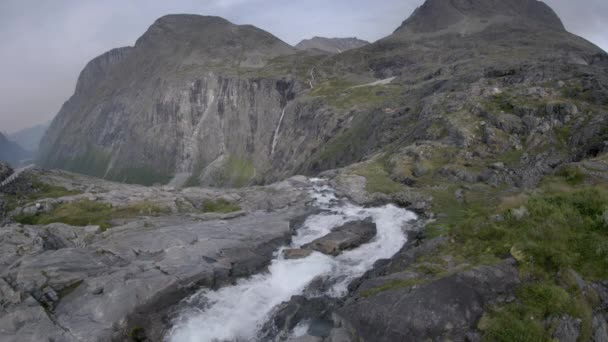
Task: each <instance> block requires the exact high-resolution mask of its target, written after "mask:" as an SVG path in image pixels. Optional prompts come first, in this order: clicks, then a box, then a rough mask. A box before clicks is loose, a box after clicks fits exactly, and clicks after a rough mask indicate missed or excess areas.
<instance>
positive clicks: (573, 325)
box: [553, 316, 581, 342]
mask: <svg viewBox="0 0 608 342" xmlns="http://www.w3.org/2000/svg"><path fill="white" fill-rule="evenodd" d="M556 320H557V322H554V323H553V324H555V325H557V327H556V328H555V331H554V332H553V338H554V339H555V340H556V341H559V342H576V341H577V340H578V337H579V335H580V331H581V320H580V319H574V318H572V317H570V316H563V317H561V318H558V319H556Z"/></svg>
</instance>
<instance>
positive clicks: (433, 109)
mask: <svg viewBox="0 0 608 342" xmlns="http://www.w3.org/2000/svg"><path fill="white" fill-rule="evenodd" d="M607 63H608V58H607V57H606V53H605V52H604V51H602V50H601V49H599V48H598V47H596V46H594V45H593V44H591V43H589V42H587V41H586V40H584V39H582V38H580V37H577V36H575V35H572V34H570V33H568V32H567V31H565V30H564V28H563V25H562V24H561V21H560V20H559V18H558V17H557V16H556V15H555V13H554V12H553V11H552V10H551V9H550V8H549V7H548V6H546V5H545V4H544V3H542V2H538V1H536V0H508V1H494V2H491V3H490V2H487V1H475V0H428V1H427V2H425V4H424V5H423V6H421V7H420V8H419V9H418V10H416V11H415V12H414V14H413V15H412V16H411V17H410V18H409V19H407V20H406V21H405V22H404V23H403V24H402V25H401V27H399V28H398V29H397V30H396V31H395V32H394V33H393V34H391V35H389V36H387V37H386V38H384V39H381V40H379V41H377V42H375V43H373V44H369V45H366V46H364V47H361V48H358V49H353V50H348V51H346V52H343V53H341V54H335V55H319V54H311V53H306V52H303V51H300V52H298V50H296V49H293V48H292V47H290V46H289V45H287V44H285V43H284V42H282V41H280V40H279V39H278V38H276V37H274V36H272V35H271V34H269V33H267V32H264V31H262V30H260V29H257V28H255V27H252V26H238V25H234V24H232V23H230V22H228V21H226V20H224V19H221V18H216V17H203V16H192V15H172V16H167V17H163V18H161V19H159V20H158V21H157V22H155V23H154V24H153V25H152V26H151V27H150V29H149V30H148V31H147V32H146V33H145V34H144V35H143V36H142V37H141V38H140V39H139V40H138V41H137V43H136V44H135V46H134V47H127V48H122V49H118V50H113V51H110V52H108V53H106V54H104V55H102V56H100V57H98V58H96V59H95V60H93V61H91V62H90V63H89V65H87V67H86V68H85V70H83V72H82V74H81V76H80V79H79V81H78V86H77V89H76V92H75V94H74V95H73V96H72V97H71V98H70V99H69V100H68V102H66V104H65V105H64V106H63V108H62V109H61V111H60V112H59V114H58V115H57V117H56V118H55V120H54V121H53V123H52V124H51V127H50V128H49V130H48V132H47V134H46V136H45V138H44V139H43V141H42V143H41V146H42V149H41V152H42V153H41V155H42V157H41V160H40V162H41V164H42V165H44V166H47V167H57V168H64V169H67V170H71V171H77V172H82V173H86V174H90V175H95V176H99V177H104V178H107V179H112V180H118V181H126V182H136V183H143V184H152V183H167V182H169V181H170V180H172V182H171V184H173V185H181V184H184V183H185V184H186V185H212V186H243V185H248V184H257V183H267V182H271V181H275V180H279V179H283V178H285V177H288V176H290V175H293V174H296V173H305V174H318V173H320V172H322V171H324V170H329V169H335V168H339V167H345V166H348V165H350V164H353V163H357V162H361V161H364V160H366V159H369V158H370V157H373V156H376V155H377V154H378V153H389V156H393V157H394V158H395V159H396V160H401V159H403V160H405V161H404V163H406V164H407V165H410V164H412V163H413V164H418V163H419V161H418V162H414V161H412V160H411V159H412V158H413V157H412V156H411V155H412V153H413V152H411V151H410V152H407V151H409V150H411V149H414V150H416V151H417V152H416V153H414V154H416V155H417V154H419V153H422V152H421V151H420V150H423V149H425V148H431V147H430V146H431V145H433V144H439V145H440V146H441V148H439V149H438V148H437V147H435V149H436V150H437V151H448V150H451V149H456V150H458V151H459V154H458V155H461V154H463V155H462V156H461V157H462V158H464V157H463V156H467V158H470V159H471V160H468V159H467V158H464V159H462V158H460V157H459V158H460V159H455V160H450V161H449V162H448V161H444V163H443V164H444V165H443V167H445V168H452V169H459V168H463V167H464V168H467V167H466V166H464V165H474V166H475V167H474V169H475V170H478V169H479V168H480V167H481V168H483V165H485V164H486V163H487V161H488V160H499V159H501V158H505V157H504V156H506V155H510V154H514V155H520V154H521V155H527V156H528V157H529V156H530V155H533V156H535V157H534V158H530V157H529V159H527V160H525V162H524V161H523V160H522V162H521V163H519V162H520V160H519V159H518V160H517V161H518V163H517V165H516V166H517V167H516V168H515V169H514V170H513V171H512V174H511V175H509V176H508V179H509V182H511V183H516V184H520V185H522V184H523V185H525V184H535V182H537V181H538V180H539V178H540V177H541V176H542V175H543V174H545V173H546V172H548V170H552V169H553V168H554V167H555V166H556V165H560V164H562V163H565V162H568V161H572V160H576V159H579V158H582V157H584V156H587V155H592V154H596V153H598V149H599V150H602V149H603V147H601V146H602V145H601V143H600V142H598V139H599V138H594V137H596V136H601V134H600V133H601V130H602V129H603V128H602V127H604V125H605V121H604V120H605V113H604V112H602V110H600V108H604V107H602V106H605V101H606V100H605V99H606V97H605V93H606V89H607V88H608V86H607V77H606V65H607ZM581 112H583V113H588V114H586V115H589V116H590V117H591V118H593V119H592V120H591V119H590V120H579V119H576V117H577V115H578V113H581ZM558 123H559V124H558ZM482 124H483V126H481V125H482ZM541 132H542V133H541ZM564 132H568V134H567V135H564V134H565V133H564ZM558 146H561V147H559V148H558ZM539 150H542V151H543V153H542V154H540V155H539V153H538V151H539ZM437 153H439V152H437ZM445 153H447V152H445ZM422 155H424V154H422ZM416 158H418V159H419V158H422V157H416ZM416 158H414V159H416ZM536 158H540V159H542V160H540V159H539V160H537V159H536ZM389 159H390V158H389ZM471 167H472V166H471ZM387 172H388V174H389V175H390V177H392V178H393V179H397V180H406V181H407V182H409V181H410V180H411V179H412V176H411V170H409V169H404V170H401V171H399V172H397V169H389V170H388V171H387ZM446 172H447V171H446ZM450 172H452V171H450ZM453 172H456V171H453Z"/></svg>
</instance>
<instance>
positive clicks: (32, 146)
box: [8, 122, 51, 152]
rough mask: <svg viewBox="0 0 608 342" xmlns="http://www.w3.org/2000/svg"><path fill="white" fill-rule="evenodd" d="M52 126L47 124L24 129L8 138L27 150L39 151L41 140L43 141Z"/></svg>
mask: <svg viewBox="0 0 608 342" xmlns="http://www.w3.org/2000/svg"><path fill="white" fill-rule="evenodd" d="M50 124H51V123H50V122H46V123H43V124H39V125H35V126H32V127H28V128H24V129H22V130H20V131H18V132H15V133H11V134H9V135H8V138H9V139H10V140H12V141H14V142H16V143H17V144H19V146H21V147H23V148H24V149H25V150H28V151H32V152H35V151H37V150H38V145H39V144H40V140H42V137H43V136H44V134H45V133H46V130H47V129H48V128H49V125H50Z"/></svg>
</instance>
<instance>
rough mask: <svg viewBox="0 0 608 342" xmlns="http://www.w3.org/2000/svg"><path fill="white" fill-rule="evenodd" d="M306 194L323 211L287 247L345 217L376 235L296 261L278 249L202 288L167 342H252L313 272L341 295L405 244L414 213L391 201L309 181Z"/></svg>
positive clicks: (320, 234) (320, 233)
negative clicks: (232, 279) (337, 251)
mask: <svg viewBox="0 0 608 342" xmlns="http://www.w3.org/2000/svg"><path fill="white" fill-rule="evenodd" d="M313 183H314V184H315V186H314V189H313V190H312V196H313V197H314V199H315V203H316V206H317V207H319V208H321V209H324V211H323V212H321V213H320V214H317V215H313V216H310V217H309V218H308V219H307V220H306V222H305V223H304V225H303V227H301V228H300V229H299V230H298V232H297V234H296V236H295V237H294V238H293V242H292V244H291V246H289V247H291V248H293V247H300V246H302V245H304V244H306V243H309V242H311V241H313V240H315V239H317V238H320V237H323V236H324V235H326V234H328V233H329V232H331V230H332V229H333V228H335V227H337V226H340V225H342V224H344V223H345V222H348V221H355V220H362V219H365V218H368V217H371V218H372V219H373V221H374V222H375V223H376V226H377V230H378V233H377V235H376V237H375V238H374V239H373V240H372V241H371V242H370V243H367V244H364V245H362V246H360V247H358V248H356V249H354V250H351V251H347V252H344V253H342V254H341V255H339V256H337V257H330V256H327V255H323V254H320V253H313V254H312V255H310V256H308V257H306V258H303V259H298V260H286V259H284V258H283V256H282V253H280V251H279V253H277V256H276V258H275V259H274V260H273V261H272V263H271V265H270V266H269V269H268V272H265V273H262V274H258V275H255V276H253V277H250V278H248V279H243V280H241V281H239V282H238V283H237V284H236V285H234V286H229V287H225V288H222V289H220V290H217V291H209V290H202V291H200V292H198V293H197V294H195V295H194V296H192V297H191V298H190V299H189V300H190V301H191V302H201V303H205V304H204V305H201V307H199V308H196V309H189V310H188V311H185V312H183V313H182V314H181V315H180V317H179V319H178V320H177V321H176V322H175V325H174V327H173V328H172V329H171V331H170V332H169V334H168V336H167V338H166V339H167V341H170V342H225V341H230V342H234V341H239V342H240V341H255V340H256V335H257V333H258V331H259V329H260V328H261V327H262V325H263V324H264V323H265V322H266V321H267V320H268V318H269V316H270V314H271V313H272V310H273V309H274V308H275V307H276V306H277V305H279V304H281V303H282V302H285V301H288V300H289V299H290V298H291V297H292V296H294V295H302V294H303V293H304V290H305V289H306V287H307V286H308V285H309V284H310V283H311V282H312V281H313V280H314V279H315V278H317V277H318V276H324V277H328V278H329V281H331V282H332V283H333V286H332V287H331V288H330V290H329V291H328V292H327V293H326V294H327V295H330V296H336V297H337V296H342V295H345V294H346V293H347V286H348V284H349V283H350V282H351V281H352V280H354V279H355V278H357V277H360V276H361V275H363V274H364V273H365V272H366V271H367V270H369V269H371V267H372V266H373V264H374V263H375V262H376V261H378V260H380V259H386V258H390V257H391V256H393V255H394V254H395V253H396V252H398V251H399V249H401V247H402V246H403V244H404V243H405V242H406V236H405V232H404V228H407V225H406V224H407V222H409V221H412V220H415V219H416V215H415V214H413V213H411V212H409V211H407V210H403V209H400V208H397V207H395V206H392V205H387V206H383V207H378V208H363V207H360V206H357V205H354V204H351V203H348V202H341V203H340V201H339V200H338V199H337V198H336V196H335V193H334V192H333V190H332V189H331V188H330V187H329V186H327V185H323V184H322V181H321V180H317V179H314V180H313Z"/></svg>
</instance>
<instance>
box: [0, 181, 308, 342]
mask: <svg viewBox="0 0 608 342" xmlns="http://www.w3.org/2000/svg"><path fill="white" fill-rule="evenodd" d="M32 172H39V171H32ZM37 175H38V177H39V178H41V179H44V180H45V181H47V182H53V183H54V184H66V185H67V184H72V185H74V184H80V185H81V186H82V187H83V188H84V189H87V191H88V192H85V193H84V194H82V195H79V196H70V197H65V198H63V199H61V200H62V201H64V202H66V203H67V202H69V201H75V200H79V198H80V199H82V198H87V199H88V200H89V201H99V202H105V203H111V204H112V205H113V206H116V207H119V206H121V205H124V204H125V203H141V202H142V201H155V202H156V203H158V204H159V205H170V203H171V202H172V203H174V205H175V203H176V202H180V203H181V204H180V206H182V207H183V206H187V205H190V206H196V205H199V204H198V203H200V202H201V201H202V202H204V201H206V200H207V199H208V198H218V197H219V196H224V197H226V198H231V199H232V200H235V201H239V204H240V206H241V207H242V208H243V209H244V211H245V212H244V213H242V214H241V215H240V216H226V217H223V218H221V219H220V218H207V219H201V218H198V217H191V216H188V215H185V214H181V215H173V214H171V212H170V211H169V212H167V213H166V214H165V215H163V216H154V217H146V216H138V217H135V218H133V219H131V220H127V221H124V222H122V223H121V222H116V226H115V227H113V228H111V229H108V230H106V231H103V230H102V229H101V228H100V227H99V226H86V227H74V226H69V225H65V224H58V223H56V224H50V225H46V226H23V225H17V224H12V225H7V226H4V227H3V228H2V229H1V230H0V269H1V270H2V271H0V340H2V341H40V340H46V339H52V340H56V341H102V340H103V341H107V340H111V339H112V338H114V339H116V340H126V339H128V338H130V337H129V336H128V335H129V333H130V331H131V330H132V328H133V327H134V326H135V325H134V324H136V323H134V322H140V321H142V320H144V319H147V318H148V317H150V316H151V315H152V314H153V313H158V312H161V311H162V310H163V309H164V308H167V307H171V306H172V305H174V304H176V303H177V302H178V301H179V300H180V299H182V298H184V297H185V296H187V295H188V294H189V293H191V291H194V290H196V289H198V288H199V287H200V286H207V287H219V286H221V285H224V284H227V283H229V282H231V281H234V280H235V279H236V278H238V277H243V276H248V275H251V274H253V273H254V272H257V271H258V270H260V269H262V268H263V267H265V266H266V264H267V263H268V262H269V261H270V259H271V258H272V255H273V252H274V251H275V250H276V249H277V248H278V247H279V246H280V245H284V244H286V243H288V241H289V240H290V238H291V235H292V234H293V229H294V226H293V224H292V223H291V220H292V219H295V218H299V217H301V216H302V215H303V214H304V213H306V210H307V209H306V208H305V202H307V201H309V196H308V194H307V186H308V183H307V182H306V180H305V179H298V178H295V179H293V180H291V181H288V182H282V183H279V184H277V185H276V186H272V187H271V188H250V189H245V190H241V191H239V192H238V194H237V192H232V193H230V192H228V193H222V192H220V191H219V190H209V191H211V193H209V192H207V191H208V190H205V189H200V188H197V189H191V190H183V192H181V195H179V194H176V193H175V192H174V191H173V190H171V189H168V188H145V187H139V186H124V185H121V184H114V183H107V182H103V181H100V180H97V182H86V180H87V178H81V177H79V176H73V177H71V176H69V175H65V174H62V173H57V172H51V173H48V174H45V173H38V174H37ZM83 180H85V182H82V181H83ZM61 182H63V183H61ZM81 182H82V183H81ZM102 189H103V190H102ZM95 191H101V193H98V194H96V193H95ZM41 203H44V204H46V203H48V200H47V201H41ZM185 210H186V209H185ZM195 210H196V209H195ZM144 215H145V214H144ZM294 222H298V221H297V220H295V221H294ZM130 324H133V325H130Z"/></svg>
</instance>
